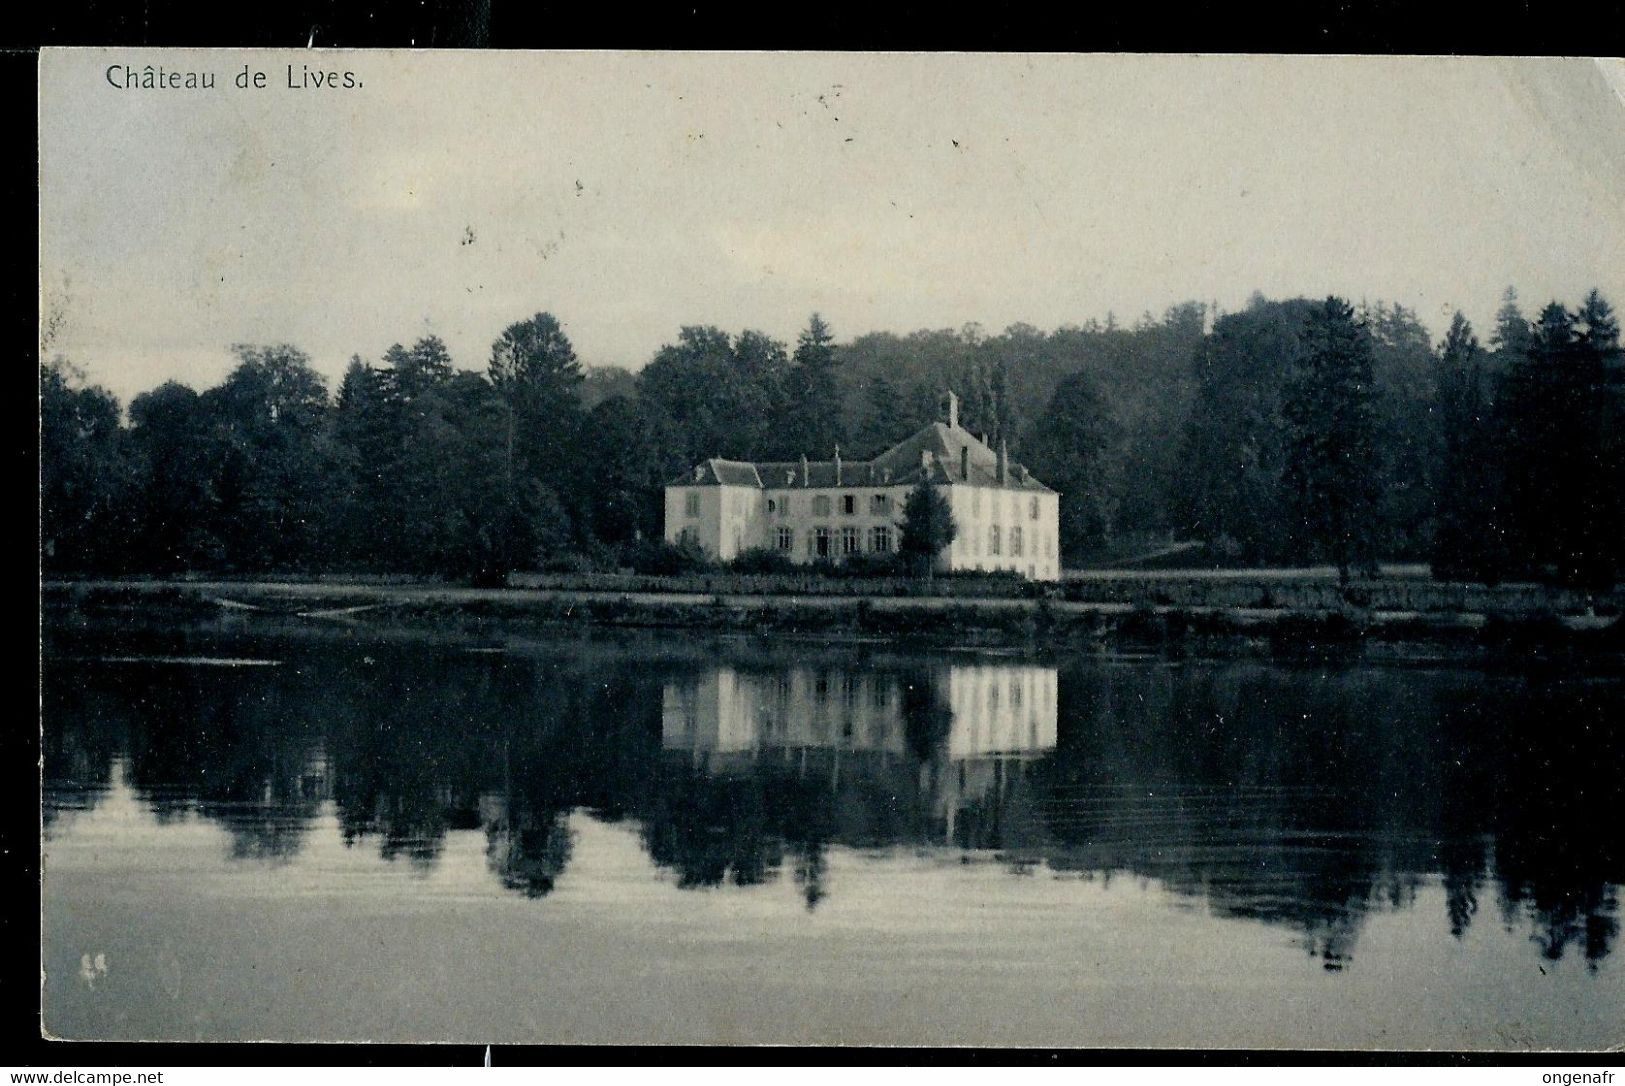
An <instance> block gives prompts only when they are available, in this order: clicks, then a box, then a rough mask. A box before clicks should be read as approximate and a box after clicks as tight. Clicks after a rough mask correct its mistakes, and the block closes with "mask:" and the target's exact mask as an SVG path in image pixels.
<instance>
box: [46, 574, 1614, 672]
mask: <svg viewBox="0 0 1625 1086" xmlns="http://www.w3.org/2000/svg"><path fill="white" fill-rule="evenodd" d="M1079 585H1082V586H1084V587H1085V588H1086V590H1087V591H1086V592H1079V591H1078V590H1077V586H1079ZM1370 585H1371V586H1372V587H1370V588H1368V587H1366V586H1364V585H1355V586H1351V589H1350V590H1349V591H1344V590H1343V589H1341V588H1340V587H1339V586H1338V585H1337V583H1336V580H1335V578H1333V579H1332V580H1331V581H1330V582H1326V581H1323V580H1320V579H1318V578H1316V577H1313V576H1307V575H1306V576H1300V577H1296V578H1285V577H1275V578H1258V577H1253V578H1245V577H1244V578H1212V577H1209V578H1201V577H1195V576H1191V575H1184V576H1174V575H1166V574H1164V575H1157V576H1152V575H1143V576H1138V577H1109V578H1100V579H1095V580H1086V581H1071V582H1067V583H1066V584H1065V585H1063V586H1050V589H1049V591H1047V592H1045V593H1043V594H1037V593H1034V592H1032V586H1024V585H1021V584H1016V585H1012V586H1011V587H1013V588H1014V589H1015V590H1016V593H1017V594H1011V595H1003V596H999V595H936V594H924V593H922V594H918V595H874V594H870V595H854V594H849V593H838V592H827V593H811V592H810V593H806V594H792V593H788V592H781V593H769V592H760V591H758V592H739V591H732V592H730V591H727V590H726V589H728V588H737V587H739V586H738V585H736V584H735V585H729V584H722V583H717V582H715V581H713V582H711V583H709V584H708V585H705V586H704V587H702V586H701V584H696V585H694V586H692V587H694V588H697V589H700V590H697V591H678V590H677V589H678V588H679V587H689V586H686V585H660V586H640V587H639V588H631V587H627V588H621V589H619V590H617V589H614V588H610V587H607V586H605V587H594V586H592V585H589V584H586V583H584V582H583V581H582V580H581V579H579V578H578V579H577V581H576V585H575V586H574V587H558V586H549V587H530V588H491V589H481V588H466V587H458V586H448V585H431V584H384V583H345V582H331V581H268V580H260V581H223V580H222V581H78V582H51V583H48V584H46V585H45V586H44V593H43V605H44V608H45V613H46V616H47V621H70V622H71V621H73V617H74V616H96V617H98V618H100V619H104V620H114V621H119V620H121V619H123V620H129V621H132V622H137V621H142V622H144V621H149V620H154V619H163V618H165V617H172V618H175V619H188V620H202V619H223V620H227V621H244V622H252V621H254V620H256V619H259V620H266V619H272V618H276V619H281V620H284V621H308V622H336V623H350V624H356V625H362V626H377V625H381V624H384V625H411V626H423V625H427V626H433V627H436V628H442V629H462V630H469V631H479V632H487V633H503V632H512V633H523V632H525V631H526V630H533V629H542V628H550V629H556V628H559V627H568V626H608V627H656V628H673V629H687V630H697V631H710V632H717V633H731V634H762V635H803V636H816V637H820V638H827V639H833V640H873V639H892V638H904V639H910V640H919V641H923V642H927V643H934V644H948V645H964V646H979V647H1006V646H1007V647H1028V648H1050V647H1054V648H1063V647H1066V648H1091V647H1093V648H1102V647H1109V648H1117V649H1125V648H1126V649H1149V650H1157V651H1174V652H1181V651H1191V652H1198V653H1200V652H1208V651H1213V652H1236V651H1247V652H1264V653H1270V654H1301V653H1311V654H1320V653H1326V652H1333V651H1336V652H1347V651H1373V650H1375V651H1383V650H1384V649H1385V648H1389V649H1395V650H1397V651H1401V652H1403V651H1406V650H1407V648H1408V647H1409V648H1414V647H1416V646H1429V647H1431V649H1430V651H1438V650H1441V649H1443V650H1449V651H1451V652H1454V653H1459V654H1465V655H1477V654H1482V653H1492V654H1501V653H1509V652H1510V653H1523V652H1537V653H1542V654H1549V653H1554V652H1555V653H1567V652H1575V651H1579V652H1586V653H1599V654H1603V655H1625V621H1622V620H1621V618H1620V610H1621V608H1620V598H1619V595H1618V593H1617V592H1616V593H1615V594H1613V595H1609V596H1604V597H1592V598H1585V597H1578V596H1575V595H1574V594H1566V593H1558V592H1553V591H1551V590H1546V589H1541V588H1538V587H1536V586H1502V587H1501V588H1499V589H1484V588H1482V586H1462V585H1435V584H1433V583H1432V582H1426V581H1410V582H1401V581H1395V582H1381V581H1374V582H1370ZM662 588H663V589H665V590H659V589H662ZM707 588H709V589H710V590H706V589H707ZM1079 595H1089V596H1093V597H1096V598H1083V599H1080V598H1077V596H1079Z"/></svg>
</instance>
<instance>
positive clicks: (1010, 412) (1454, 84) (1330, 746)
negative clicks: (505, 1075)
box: [37, 39, 1625, 1054]
mask: <svg viewBox="0 0 1625 1086" xmlns="http://www.w3.org/2000/svg"><path fill="white" fill-rule="evenodd" d="M313 45H315V46H317V47H314V48H305V49H258V48H256V49H170V48H165V49H159V48H143V47H137V46H121V47H85V48H47V49H45V50H43V51H42V52H41V53H40V55H39V66H38V123H39V133H38V151H39V165H38V177H39V208H38V218H39V254H38V264H39V276H38V277H39V282H38V290H39V311H40V319H39V340H38V344H37V346H38V380H39V428H40V430H39V465H38V466H39V518H40V549H39V562H40V567H39V576H40V609H41V611H40V620H41V621H40V667H41V680H40V690H41V693H40V721H39V724H40V743H41V752H40V753H41V758H40V831H39V832H40V836H39V854H40V871H41V875H40V887H39V894H40V896H39V935H40V939H39V959H40V989H39V1011H40V1017H41V1032H42V1035H43V1036H44V1037H46V1038H49V1039H53V1040H62V1041H108V1042H129V1041H149V1042H246V1041H274V1042H375V1043H390V1044H424V1043H435V1044H461V1045H481V1046H484V1045H493V1046H502V1045H510V1046H516V1045H595V1046H649V1045H673V1046H676V1045H682V1046H753V1047H754V1046H786V1045H794V1046H830V1047H834V1046H842V1047H849V1046H860V1047H865V1048H871V1047H872V1048H881V1047H884V1048H894V1047H903V1048H932V1049H938V1048H941V1049H946V1048H965V1047H968V1048H978V1049H1000V1050H1010V1049H1062V1050H1066V1049H1087V1050H1120V1051H1128V1050H1135V1051H1139V1050H1148V1049H1154V1050H1219V1051H1242V1050H1247V1051H1256V1050H1276V1051H1321V1052H1325V1051H1331V1052H1409V1053H1426V1052H1466V1053H1502V1054H1511V1053H1554V1052H1555V1053H1601V1052H1609V1051H1612V1052H1614V1053H1616V1054H1617V1053H1618V1052H1619V1051H1620V1050H1621V1047H1622V1046H1625V962H1622V960H1621V959H1622V956H1625V952H1622V948H1621V946H1620V944H1621V940H1622V938H1625V933H1622V932H1621V897H1622V894H1625V618H1622V613H1625V351H1622V347H1621V341H1620V310H1619V308H1618V307H1620V306H1621V305H1625V61H1622V60H1620V59H1611V58H1599V59H1593V58H1586V57H1572V58H1562V57H1497V56H1476V57H1447V56H1335V55H1322V56H1309V55H1284V54H1217V53H1214V54H1173V53H1162V54H1159V53H1141V54H1126V53H1083V54H1058V53H1053V54H1052V53H1031V52H1002V53H974V52H968V53H967V52H960V53H948V52H940V53H913V52H775V51H736V52H708V51H667V52H649V51H626V50H579V51H572V50H559V51H505V50H490V51H473V50H459V49H451V50H442V51H426V50H422V49H399V50H345V49H328V48H321V47H320V45H321V43H320V42H317V41H314V39H313Z"/></svg>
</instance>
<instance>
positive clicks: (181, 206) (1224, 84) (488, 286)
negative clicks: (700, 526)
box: [40, 49, 1625, 402]
mask: <svg viewBox="0 0 1625 1086" xmlns="http://www.w3.org/2000/svg"><path fill="white" fill-rule="evenodd" d="M114 62H117V63H119V64H121V65H124V64H127V65H129V66H131V67H134V68H136V69H138V70H139V69H140V68H141V67H142V66H143V65H145V64H148V63H151V64H160V63H161V64H163V65H164V66H165V67H166V68H168V69H174V70H180V71H200V72H201V71H210V72H213V73H215V76H216V80H217V87H216V89H215V90H214V91H212V92H211V91H185V90H167V91H165V90H146V91H143V90H121V89H115V88H113V87H111V86H109V85H108V81H107V79H106V75H105V72H106V68H107V66H108V65H109V64H112V63H114ZM290 62H291V63H292V64H293V65H294V70H295V72H296V73H297V72H298V70H299V66H300V65H309V66H310V67H312V68H333V69H339V70H343V69H350V70H353V71H354V72H355V73H356V75H357V77H358V78H359V80H360V81H361V83H362V86H361V87H360V88H359V89H354V90H348V91H343V90H340V91H318V90H290V89H288V88H287V87H286V76H285V74H284V67H285V65H286V64H288V63H290ZM245 64H247V65H250V66H251V67H253V68H255V69H262V70H264V71H266V73H267V76H268V80H267V81H268V83H269V86H268V87H267V88H266V89H263V90H237V89H235V88H234V87H233V86H232V83H233V78H232V77H233V75H234V73H236V72H239V71H241V69H242V67H243V66H244V65H245ZM40 68H41V76H40V159H41V160H40V189H41V191H40V274H41V286H42V292H43V296H42V300H41V301H42V313H43V314H45V315H46V316H47V318H49V319H48V321H47V323H48V326H49V327H51V329H52V335H51V338H50V342H49V343H47V344H46V351H47V352H48V353H49V354H51V355H56V354H61V355H63V356H66V357H67V358H69V359H70V360H72V361H73V362H75V363H77V364H79V365H80V366H82V367H83V368H85V369H86V370H87V371H88V373H89V376H90V378H91V379H92V380H93V381H96V382H98V383H101V384H104V385H106V386H107V387H108V388H110V389H112V390H113V391H114V392H115V393H117V394H118V395H119V397H120V398H121V399H122V400H125V401H126V402H127V401H128V399H129V398H130V397H131V396H132V395H134V394H135V393H137V392H140V391H143V390H146V389H149V388H152V387H154V386H155V385H157V384H159V383H161V382H162V381H164V380H167V379H178V380H180V381H183V382H186V383H188V384H191V385H193V386H194V387H197V388H204V387H207V386H209V385H211V384H214V383H215V382H217V381H218V380H219V379H220V378H222V377H223V376H224V375H225V374H226V373H227V372H228V371H229V370H230V368H231V367H232V365H233V359H232V356H231V354H230V350H229V348H230V345H231V344H233V343H238V342H251V343H269V342H290V343H293V344H296V345H298V346H299V347H301V348H303V349H304V350H305V351H307V352H308V353H309V354H310V355H311V357H312V359H313V360H314V362H315V364H316V366H317V367H318V368H319V369H320V370H321V371H322V372H323V373H324V374H327V375H328V376H329V377H330V378H333V379H334V383H335V384H336V378H337V376H338V375H339V374H341V373H342V372H343V369H344V366H345V364H346V362H347V360H348V359H349V357H350V356H351V355H352V354H359V355H361V356H362V357H363V358H367V359H377V358H378V356H379V355H381V354H382V352H383V351H384V350H385V349H386V348H387V347H388V346H389V345H390V344H391V343H394V342H397V341H404V342H410V341H411V340H412V339H414V338H416V337H418V336H421V335H424V334H427V333H431V332H432V333H434V334H437V335H439V336H441V337H442V338H443V339H444V340H445V341H446V342H447V344H448V345H449V346H450V348H451V350H452V353H453V355H454V356H455V358H456V361H457V362H458V364H459V365H461V366H463V367H466V368H483V367H484V365H485V362H486V359H487V357H488V355H489V351H490V344H491V341H492V339H493V338H495V337H496V335H497V334H498V333H499V332H501V330H502V329H503V328H504V327H505V326H506V325H507V324H509V323H511V322H512V321H515V320H519V319H522V318H525V317H528V316H529V315H531V314H533V313H535V312H536V311H538V310H547V311H550V312H552V313H553V314H555V315H556V316H557V317H558V318H559V319H560V320H561V321H562V322H563V323H564V326H565V330H566V331H567V333H568V334H569V336H570V338H571V340H572V341H573V342H574V344H575V346H576V351H577V353H578V354H579V355H580V357H581V358H582V360H583V361H584V362H585V363H588V364H592V365H609V364H614V365H624V366H628V367H632V368H637V367H639V366H641V365H643V363H644V362H646V361H647V360H648V358H649V357H650V355H651V354H652V353H653V352H654V351H655V350H656V349H658V348H659V347H660V345H661V344H662V343H665V342H669V341H670V340H672V339H673V338H674V337H675V336H676V334H677V331H678V329H679V327H680V326H681V325H684V324H700V323H705V324H717V325H720V326H722V327H724V328H727V329H729V330H730V331H738V330H740V329H743V328H758V329H761V330H763V331H766V332H768V333H770V334H772V335H774V336H777V337H779V338H781V339H785V340H793V339H794V336H795V334H796V332H797V330H798V329H799V328H801V327H802V326H803V325H804V324H805V322H806V318H807V315H808V314H809V313H810V312H812V311H814V310H817V311H819V312H821V313H823V314H824V316H825V317H826V318H827V319H828V320H829V322H830V323H831V325H832V326H833V327H834V330H835V332H836V334H837V337H838V338H840V339H842V340H845V339H850V338H851V337H853V336H855V335H858V334H861V333H864V332H869V331H881V330H885V331H895V332H908V331H912V330H914V329H918V328H943V327H957V326H959V325H962V324H964V323H966V322H970V321H975V322H979V323H980V324H982V325H983V326H984V327H985V328H986V329H987V330H988V331H989V332H996V331H998V330H1001V329H1003V328H1004V327H1005V326H1007V325H1009V324H1011V323H1014V322H1018V321H1020V322H1026V323H1029V324H1033V325H1037V326H1039V327H1040V328H1044V329H1049V328H1053V327H1056V326H1058V325H1062V324H1081V323H1083V322H1085V321H1087V320H1089V319H1090V318H1097V319H1104V318H1105V316H1106V314H1107V313H1108V311H1111V312H1115V313H1116V315H1117V317H1118V319H1119V320H1121V321H1124V322H1131V321H1133V320H1134V319H1136V318H1137V317H1138V316H1139V315H1140V314H1141V313H1142V312H1144V311H1147V310H1149V311H1151V312H1153V313H1157V314H1160V313H1161V312H1162V311H1163V310H1164V309H1165V308H1166V307H1168V306H1169V305H1172V304H1175V303H1177V302H1180V301H1183V300H1187V299H1198V300H1216V301H1217V302H1218V303H1219V304H1220V305H1221V306H1223V307H1224V308H1226V309H1235V308H1239V307H1240V306H1242V305H1243V304H1244V303H1245V301H1246V299H1247V297H1248V296H1249V295H1250V294H1251V293H1252V292H1253V291H1255V290H1257V291H1262V292H1263V293H1264V294H1266V295H1269V296H1272V297H1280V296H1285V295H1291V294H1306V295H1312V296H1320V295H1324V294H1327V293H1333V292H1335V293H1340V294H1344V295H1347V296H1350V297H1352V298H1354V299H1356V300H1358V299H1361V298H1365V299H1369V300H1375V299H1378V298H1382V299H1387V300H1391V301H1399V302H1402V303H1404V304H1405V305H1407V306H1412V307H1414V308H1415V309H1416V310H1417V311H1418V312H1419V314H1420V315H1421V318H1422V320H1423V322H1424V323H1426V324H1427V325H1428V326H1429V328H1430V329H1431V330H1432V331H1433V332H1434V334H1435V337H1437V336H1438V335H1439V334H1440V333H1442V331H1443V329H1444V326H1445V324H1446V323H1447V321H1448V317H1449V313H1450V311H1451V310H1452V309H1453V308H1456V307H1459V308H1461V309H1462V310H1464V311H1465V312H1466V313H1467V315H1468V317H1469V318H1471V319H1472V320H1473V321H1474V322H1475V324H1478V325H1479V326H1480V328H1481V329H1482V330H1484V331H1485V332H1486V334H1487V327H1485V326H1487V324H1488V323H1489V320H1490V318H1491V316H1492V314H1493V313H1494V311H1495V309H1496V307H1497V305H1498V304H1499V300H1500V294H1501V291H1502V290H1503V289H1504V288H1505V287H1506V286H1508V285H1509V284H1510V285H1515V286H1516V287H1517V288H1518V290H1519V293H1520V295H1521V297H1522V299H1523V302H1524V305H1525V309H1526V311H1529V312H1533V311H1534V310H1535V309H1537V308H1538V307H1539V305H1540V304H1541V303H1543V302H1545V301H1547V300H1549V299H1551V298H1554V297H1555V298H1559V299H1562V300H1564V301H1566V302H1568V303H1569V304H1571V305H1572V304H1574V303H1576V302H1578V300H1579V299H1580V297H1581V296H1582V295H1583V293H1584V291H1585V290H1586V289H1588V288H1590V287H1592V286H1597V287H1600V288H1601V289H1602V291H1603V292H1604V294H1605V295H1607V296H1608V297H1609V298H1610V299H1611V300H1612V301H1613V302H1614V303H1615V305H1616V307H1620V308H1625V69H1622V67H1621V65H1620V62H1618V61H1606V62H1603V61H1590V60H1482V59H1388V58H1370V59H1368V58H1348V59H1322V58H1234V57H1229V58H1219V57H1211V58H1204V57H1188V56H1167V57H1149V58H1148V57H1122V56H1104V57H1100V56H1082V57H1076V56H1034V57H1024V56H992V57H984V56H967V55H905V54H895V55H845V54H794V55H783V54H780V55H774V54H746V55H738V54H686V55H664V54H660V55H657V54H611V53H575V54H526V53H429V52H400V53H344V52H326V51H317V52H285V53H261V52H228V51H222V52H213V53H193V52H158V51H143V50H128V49H120V50H109V51H100V50H87V51H62V52H47V53H46V54H44V55H43V56H42V59H41V65H40Z"/></svg>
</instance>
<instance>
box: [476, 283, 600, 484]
mask: <svg viewBox="0 0 1625 1086" xmlns="http://www.w3.org/2000/svg"><path fill="white" fill-rule="evenodd" d="M490 377H491V384H492V385H494V386H495V387H496V390H497V392H499V393H500V394H501V395H502V398H503V399H504V400H505V401H506V402H507V404H508V407H509V409H510V410H511V412H512V423H513V426H514V434H513V446H514V455H515V458H516V461H517V463H518V465H519V467H520V470H522V471H523V472H524V473H526V474H528V475H530V476H532V477H534V478H536V479H540V480H543V481H545V480H548V479H550V478H556V477H557V476H558V475H559V474H561V473H562V472H563V471H564V470H565V468H566V466H567V465H568V464H569V461H570V450H571V449H572V448H573V447H574V443H575V440H576V433H577V428H578V426H579V423H580V419H581V399H580V393H579V389H580V385H581V382H582V375H581V364H580V363H579V362H578V361H577V360H576V352H575V348H574V347H572V346H571V345H570V339H569V337H568V336H566V335H565V334H564V329H563V328H562V327H561V326H560V324H559V322H558V319H557V318H555V317H554V316H553V315H552V314H551V313H537V314H536V315H535V316H534V317H531V318H530V319H529V320H523V321H518V322H516V323H514V324H510V325H509V326H508V327H507V328H506V329H504V330H503V332H502V335H500V336H498V337H497V339H496V342H494V343H492V344H491V363H490Z"/></svg>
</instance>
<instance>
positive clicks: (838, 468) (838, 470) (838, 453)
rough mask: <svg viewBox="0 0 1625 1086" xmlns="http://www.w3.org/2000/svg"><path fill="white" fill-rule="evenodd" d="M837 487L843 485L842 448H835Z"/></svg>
mask: <svg viewBox="0 0 1625 1086" xmlns="http://www.w3.org/2000/svg"><path fill="white" fill-rule="evenodd" d="M835 485H836V486H840V485H841V447H840V446H839V445H837V446H835Z"/></svg>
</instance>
